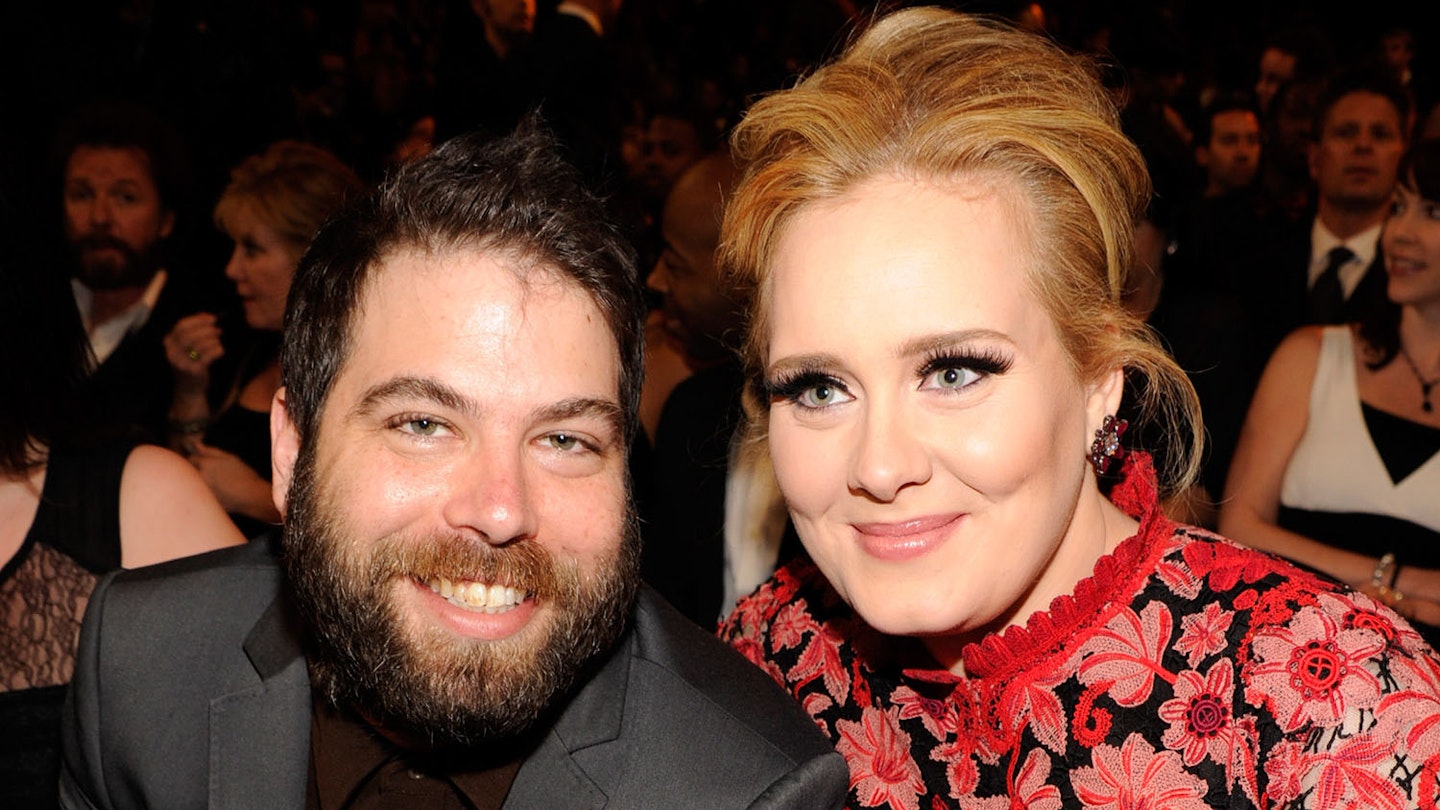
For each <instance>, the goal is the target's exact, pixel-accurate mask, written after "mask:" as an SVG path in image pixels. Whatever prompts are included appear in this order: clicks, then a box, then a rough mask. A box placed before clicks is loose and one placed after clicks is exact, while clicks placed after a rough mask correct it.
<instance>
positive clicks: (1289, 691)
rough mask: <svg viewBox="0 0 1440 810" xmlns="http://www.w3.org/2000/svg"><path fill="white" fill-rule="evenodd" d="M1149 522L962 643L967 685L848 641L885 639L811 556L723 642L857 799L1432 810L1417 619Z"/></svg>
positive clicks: (1435, 694)
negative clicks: (1032, 605) (1044, 608)
mask: <svg viewBox="0 0 1440 810" xmlns="http://www.w3.org/2000/svg"><path fill="white" fill-rule="evenodd" d="M1117 502H1118V501H1117ZM1149 503H1150V504H1152V506H1150V507H1147V508H1148V509H1152V510H1153V494H1152V496H1151V500H1150V501H1149ZM1141 526H1142V529H1141V533H1140V534H1139V535H1137V536H1136V537H1134V538H1131V539H1130V540H1127V541H1125V542H1124V543H1122V544H1121V546H1120V547H1119V548H1117V549H1116V551H1115V552H1113V554H1112V555H1110V556H1109V557H1106V558H1102V560H1101V563H1100V564H1097V566H1096V572H1095V574H1094V575H1093V576H1092V577H1091V579H1089V580H1086V581H1084V582H1082V583H1080V585H1078V586H1077V588H1076V591H1075V593H1074V594H1073V595H1072V597H1069V598H1064V597H1062V599H1060V600H1056V602H1055V604H1053V605H1052V606H1051V609H1050V611H1048V612H1047V613H1045V614H1042V615H1040V616H1037V617H1034V618H1032V619H1031V620H1030V621H1029V623H1028V624H1027V626H1026V627H1025V628H1023V629H1022V628H1011V629H1010V630H1007V631H1006V632H1005V633H1003V634H1001V635H999V636H990V637H987V638H986V639H985V640H984V641H983V643H981V644H979V645H972V646H971V647H969V648H968V649H967V650H965V667H966V672H967V674H968V677H958V676H955V675H952V674H950V673H949V672H944V671H934V670H907V669H903V668H901V667H899V666H897V665H895V664H893V663H890V662H889V661H888V659H881V658H869V657H867V656H866V655H865V654H863V653H862V652H861V650H862V649H870V647H868V646H867V645H851V644H847V643H844V642H843V639H846V638H853V637H856V636H857V635H859V636H861V637H865V636H868V635H869V634H870V633H872V631H869V630H868V629H866V628H864V627H863V625H862V624H860V622H859V620H858V619H857V618H856V617H855V615H854V614H853V612H851V611H850V610H849V608H848V607H847V606H846V605H845V604H844V603H843V602H842V601H840V600H839V599H838V597H836V595H835V594H834V592H833V590H831V589H830V588H829V586H828V584H827V583H826V582H825V580H824V577H823V576H822V575H821V574H820V573H819V571H818V570H816V569H815V567H814V565H813V564H811V563H809V562H808V561H806V560H803V559H801V560H797V561H796V562H794V563H791V564H790V565H788V566H784V567H782V568H781V570H780V571H779V572H777V575H776V577H775V579H774V580H772V583H771V584H770V585H767V586H763V587H762V588H761V589H760V590H759V591H757V592H756V593H755V594H754V595H753V596H751V597H750V598H749V599H748V600H746V601H745V602H742V604H741V605H740V606H739V607H738V608H737V610H736V612H735V613H734V614H732V615H731V617H730V618H729V619H728V620H727V622H726V623H725V624H724V625H723V626H722V628H721V635H722V636H723V637H724V638H726V639H727V640H728V641H729V642H730V643H731V644H733V645H734V646H736V647H737V648H738V649H740V650H741V651H742V652H743V653H744V654H745V655H746V656H747V657H748V658H750V659H751V660H752V661H756V662H757V663H758V664H759V665H761V666H762V667H764V668H765V670H766V671H767V672H769V673H770V674H771V676H772V677H774V678H775V679H776V680H777V681H778V682H779V683H780V684H781V685H782V686H783V687H785V688H786V689H787V690H788V691H790V692H791V693H792V694H794V695H795V696H796V697H797V698H798V699H799V700H800V701H801V704H802V705H803V706H804V707H805V709H806V711H808V712H809V713H810V715H811V716H812V717H813V718H814V719H815V721H816V723H817V725H819V727H820V728H821V729H822V730H824V731H825V732H826V733H828V734H830V735H831V737H832V739H833V740H834V741H835V745H836V748H837V749H838V750H839V751H840V752H841V753H842V754H843V755H844V756H845V759H846V761H847V762H848V763H849V765H850V772H851V785H850V800H849V805H850V806H851V807H854V808H870V807H888V808H896V809H897V810H899V809H900V808H904V810H936V809H937V808H955V807H960V808H977V809H978V810H1001V808H1009V809H1010V810H1018V809H1019V808H1038V809H1039V810H1056V808H1060V807H1062V806H1070V803H1073V802H1075V801H1079V802H1081V803H1082V804H1083V805H1084V806H1086V807H1097V808H1115V810H1119V808H1140V807H1144V808H1149V809H1150V810H1159V809H1160V808H1171V809H1173V810H1201V808H1208V807H1211V806H1259V807H1277V808H1278V807H1287V808H1290V807H1305V808H1316V810H1320V809H1321V808H1324V809H1326V810H1328V809H1330V808H1334V809H1335V810H1339V808H1352V807H1354V808H1359V807H1365V808H1370V807H1381V808H1384V807H1396V808H1400V807H1404V808H1410V807H1417V806H1419V807H1428V806H1433V803H1434V800H1435V799H1436V797H1437V795H1440V659H1436V658H1434V657H1432V656H1433V653H1431V652H1430V651H1429V648H1428V647H1427V646H1425V644H1424V643H1423V641H1421V640H1420V638H1419V636H1418V635H1417V634H1416V633H1415V631H1414V630H1413V629H1412V628H1410V627H1409V626H1408V625H1405V624H1404V623H1403V622H1400V621H1399V620H1398V618H1397V617H1396V616H1395V615H1394V614H1393V613H1392V612H1390V611H1389V610H1388V609H1386V608H1384V607H1382V606H1380V605H1378V604H1376V603H1375V602H1374V601H1373V600H1370V599H1369V598H1368V597H1365V596H1363V595H1359V594H1355V593H1351V592H1347V591H1343V590H1337V587H1338V586H1334V585H1331V584H1329V583H1327V582H1325V581H1321V580H1319V579H1316V578H1314V577H1312V576H1310V575H1308V574H1304V573H1303V572H1300V571H1299V570H1298V569H1295V568H1294V567H1292V566H1290V565H1288V564H1286V563H1283V562H1281V561H1277V560H1275V559H1273V558H1271V557H1268V556H1265V555H1262V554H1258V553H1256V552H1253V551H1250V550H1247V549H1244V548H1242V547H1239V546H1236V545H1234V544H1232V543H1229V542H1228V541H1225V540H1222V539H1220V538H1217V537H1215V536H1213V535H1210V534H1208V533H1205V532H1203V531H1201V530H1198V529H1193V528H1188V527H1177V526H1176V525H1174V524H1172V523H1168V522H1167V521H1165V520H1164V519H1163V518H1161V517H1159V516H1158V514H1157V513H1155V512H1153V511H1151V512H1150V513H1149V514H1147V515H1146V516H1145V517H1144V518H1143V519H1142V524H1141ZM1016 630H1019V632H1011V631H1016ZM882 661H883V663H882Z"/></svg>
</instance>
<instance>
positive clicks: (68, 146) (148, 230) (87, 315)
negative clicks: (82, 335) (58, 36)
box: [56, 102, 200, 440]
mask: <svg viewBox="0 0 1440 810" xmlns="http://www.w3.org/2000/svg"><path fill="white" fill-rule="evenodd" d="M56 151H57V155H56V157H57V163H58V164H59V165H58V167H57V168H58V169H59V172H60V175H61V176H60V180H61V183H62V187H61V200H62V203H63V205H62V214H63V223H64V238H65V254H66V260H67V264H68V265H69V272H70V276H71V284H72V287H73V289H74V293H75V303H76V305H77V306H78V307H79V309H80V317H81V320H82V322H83V323H84V325H85V331H86V333H87V334H88V335H89V336H90V348H91V350H92V351H93V352H94V354H95V362H96V367H95V369H94V371H93V372H92V374H91V378H90V381H89V386H88V393H87V397H86V399H87V400H89V401H91V402H94V403H96V404H97V407H103V411H101V412H100V414H99V415H100V416H101V417H102V418H103V419H104V420H105V421H107V422H108V423H111V424H114V423H119V425H120V426H122V427H125V428H139V429H140V430H141V431H142V437H143V438H148V439H151V440H159V439H162V438H164V436H165V435H166V432H165V420H166V413H167V410H168V408H169V406H170V394H171V392H172V391H173V389H174V386H173V384H172V383H171V380H170V366H169V364H168V363H166V362H165V352H164V350H163V349H162V348H161V345H160V344H161V340H162V339H163V338H164V336H165V333H166V332H168V331H170V327H171V326H173V325H174V324H175V320H176V319H177V318H179V316H180V315H181V314H185V313H188V312H189V311H190V309H191V308H193V307H194V305H195V299H196V297H197V296H198V295H199V294H200V293H199V292H198V289H197V288H196V285H194V284H188V285H187V282H193V281H194V279H178V278H175V277H174V276H173V274H171V273H169V272H167V271H166V269H165V268H166V265H167V261H166V260H167V258H168V256H167V251H166V248H167V246H168V243H169V242H170V240H171V237H172V236H173V235H174V233H175V229H176V217H177V214H178V213H179V208H180V203H181V197H182V196H183V192H184V188H185V187H186V186H187V185H188V176H189V173H188V168H187V166H186V164H185V161H184V158H183V149H182V144H181V142H180V136H179V134H178V133H177V132H176V131H175V130H174V129H173V128H172V127H170V126H169V124H168V123H166V122H165V121H163V120H161V119H160V118H159V116H157V115H156V114H155V113H154V112H152V111H151V110H149V109H147V108H145V107H141V106H139V105H136V104H132V103H128V102H103V103H97V104H94V105H91V106H88V107H84V108H81V109H80V110H78V111H76V113H75V114H74V115H73V116H72V117H71V119H70V120H69V121H68V122H67V124H66V126H65V128H64V130H63V132H62V133H61V134H60V136H59V143H58V144H57V147H56ZM102 403H103V405H102Z"/></svg>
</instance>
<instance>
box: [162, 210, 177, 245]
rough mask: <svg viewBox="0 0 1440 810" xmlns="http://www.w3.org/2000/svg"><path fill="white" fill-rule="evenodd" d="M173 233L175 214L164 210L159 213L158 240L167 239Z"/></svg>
mask: <svg viewBox="0 0 1440 810" xmlns="http://www.w3.org/2000/svg"><path fill="white" fill-rule="evenodd" d="M174 232H175V212H174V211H171V210H170V209H168V208H167V209H165V210H164V211H162V212H161V213H160V238H161V239H169V238H170V234H172V233H174Z"/></svg>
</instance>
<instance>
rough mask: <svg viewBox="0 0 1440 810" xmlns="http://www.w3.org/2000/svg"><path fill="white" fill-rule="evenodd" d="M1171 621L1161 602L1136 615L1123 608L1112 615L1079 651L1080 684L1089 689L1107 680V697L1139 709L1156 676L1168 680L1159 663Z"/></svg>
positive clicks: (1172, 622) (1166, 642) (1172, 625)
mask: <svg viewBox="0 0 1440 810" xmlns="http://www.w3.org/2000/svg"><path fill="white" fill-rule="evenodd" d="M1173 627H1174V619H1173V618H1172V617H1171V616H1170V608H1168V607H1166V606H1165V603H1163V602H1151V603H1150V604H1148V605H1146V606H1145V608H1144V609H1143V610H1141V611H1140V613H1139V614H1138V615H1137V614H1136V613H1135V611H1133V610H1130V609H1128V608H1127V609H1125V610H1122V611H1120V612H1119V613H1117V614H1115V616H1114V618H1112V619H1110V621H1109V622H1108V623H1107V624H1106V625H1105V629H1104V630H1101V631H1099V632H1097V633H1096V634H1095V635H1094V636H1092V637H1091V638H1090V639H1089V640H1088V641H1086V642H1085V645H1084V646H1083V647H1081V648H1080V654H1081V655H1084V656H1086V657H1085V659H1084V660H1083V661H1082V662H1081V664H1080V682H1081V683H1083V684H1085V685H1087V686H1089V685H1091V684H1094V683H1097V682H1099V681H1110V682H1112V683H1113V684H1114V685H1113V686H1112V687H1111V688H1110V696H1111V697H1112V698H1114V699H1115V702H1116V703H1118V704H1120V705H1121V706H1125V707H1131V706H1139V705H1140V704H1142V703H1144V702H1145V701H1146V700H1148V699H1149V698H1150V690H1151V688H1152V687H1153V685H1154V683H1155V677H1156V676H1157V675H1159V676H1161V677H1163V678H1165V679H1167V680H1168V679H1169V677H1170V676H1169V673H1168V672H1167V671H1166V670H1165V668H1164V667H1163V666H1162V665H1161V663H1160V658H1161V657H1162V656H1163V655H1164V654H1165V647H1166V645H1167V644H1169V642H1170V631H1171V629H1172V628H1173Z"/></svg>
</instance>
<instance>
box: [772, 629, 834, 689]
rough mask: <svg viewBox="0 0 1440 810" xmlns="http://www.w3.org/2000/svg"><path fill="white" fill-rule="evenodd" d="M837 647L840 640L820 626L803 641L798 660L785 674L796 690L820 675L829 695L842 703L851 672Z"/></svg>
mask: <svg viewBox="0 0 1440 810" xmlns="http://www.w3.org/2000/svg"><path fill="white" fill-rule="evenodd" d="M840 647H841V644H840V640H839V639H838V638H835V637H834V636H832V635H831V634H830V633H828V632H825V630H824V629H823V628H822V629H821V632H818V633H815V634H814V635H813V636H811V638H810V643H809V644H806V645H805V649H804V650H803V651H802V652H801V653H800V658H799V660H797V661H796V662H795V666H793V667H791V668H790V671H789V672H787V673H785V677H787V678H788V679H789V680H790V683H792V684H793V685H794V688H795V689H796V690H799V689H800V688H801V687H803V686H804V685H805V684H807V683H809V682H810V681H812V680H814V679H815V678H816V677H820V678H821V679H822V680H823V681H824V684H825V691H826V692H828V693H829V694H830V697H832V698H834V699H835V701H836V702H837V703H844V702H845V700H846V698H847V697H848V695H849V692H850V672H849V670H847V669H846V668H845V664H844V662H842V661H841V660H840Z"/></svg>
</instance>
